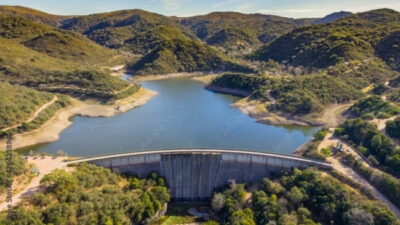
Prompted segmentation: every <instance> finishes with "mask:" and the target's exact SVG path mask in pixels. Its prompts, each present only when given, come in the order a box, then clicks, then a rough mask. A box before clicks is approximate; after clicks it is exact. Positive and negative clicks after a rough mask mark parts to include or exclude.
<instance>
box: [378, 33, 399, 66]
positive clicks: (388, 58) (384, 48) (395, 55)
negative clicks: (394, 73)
mask: <svg viewBox="0 0 400 225" xmlns="http://www.w3.org/2000/svg"><path fill="white" fill-rule="evenodd" d="M377 53H378V55H379V56H380V57H381V58H382V59H383V60H385V62H386V63H387V64H388V65H390V66H391V67H392V68H394V69H396V70H398V71H400V31H395V32H393V33H391V34H390V35H389V36H387V37H386V38H384V39H383V40H382V41H381V43H380V44H379V45H378V47H377Z"/></svg>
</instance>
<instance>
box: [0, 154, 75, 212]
mask: <svg viewBox="0 0 400 225" xmlns="http://www.w3.org/2000/svg"><path fill="white" fill-rule="evenodd" d="M64 159H67V157H57V158H55V159H53V157H50V156H46V157H43V158H42V157H40V156H37V157H29V158H28V163H32V164H33V165H34V167H35V168H36V169H37V170H38V171H39V176H36V177H34V178H32V180H31V182H30V183H29V184H28V185H27V186H26V187H25V189H24V190H22V191H21V192H19V193H18V194H16V195H15V196H13V198H12V205H13V206H15V205H17V204H18V203H19V202H20V201H21V200H23V199H24V198H27V197H30V196H33V195H34V194H35V193H37V192H39V191H43V190H41V189H40V180H41V179H42V178H43V177H44V176H45V175H46V174H49V173H51V172H52V171H53V170H54V169H62V168H67V167H66V166H67V163H65V162H63V160H64ZM67 169H69V167H68V168H67ZM7 206H8V203H7V202H4V203H1V204H0V212H2V211H4V210H6V209H7Z"/></svg>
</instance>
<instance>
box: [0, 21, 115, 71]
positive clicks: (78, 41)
mask: <svg viewBox="0 0 400 225" xmlns="http://www.w3.org/2000/svg"><path fill="white" fill-rule="evenodd" d="M0 25H1V26H0V36H1V37H4V38H8V39H13V40H16V41H18V42H19V43H20V44H23V45H25V46H26V47H28V48H31V49H33V50H36V51H38V52H42V53H45V54H47V55H49V56H51V57H54V58H59V59H63V60H67V61H74V62H79V63H87V64H93V63H96V64H99V63H102V62H107V61H108V59H109V58H110V57H111V56H112V55H113V52H112V51H111V50H109V49H106V48H104V47H101V46H99V45H97V44H96V43H94V42H92V41H90V40H89V39H87V38H86V37H85V36H83V35H81V34H78V33H76V32H71V31H64V30H60V29H54V28H52V27H50V26H46V25H43V24H39V23H35V22H33V21H31V20H28V19H25V18H21V17H12V16H0Z"/></svg>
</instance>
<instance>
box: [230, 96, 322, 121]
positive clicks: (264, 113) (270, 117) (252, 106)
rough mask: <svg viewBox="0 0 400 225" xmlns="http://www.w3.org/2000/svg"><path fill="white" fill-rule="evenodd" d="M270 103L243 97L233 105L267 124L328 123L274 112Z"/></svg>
mask: <svg viewBox="0 0 400 225" xmlns="http://www.w3.org/2000/svg"><path fill="white" fill-rule="evenodd" d="M267 104H268V103H262V102H260V101H258V100H250V99H249V97H246V98H243V99H241V100H239V101H237V102H235V103H233V104H232V105H231V106H232V107H234V108H237V109H239V110H240V111H242V112H243V113H244V114H246V115H248V116H250V117H252V118H254V119H256V121H257V122H258V123H261V124H266V125H294V126H312V127H320V126H324V125H326V124H327V123H326V121H323V120H321V119H304V118H299V117H296V116H292V115H286V114H283V113H274V112H270V111H268V109H267V108H266V106H267Z"/></svg>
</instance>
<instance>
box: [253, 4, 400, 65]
mask: <svg viewBox="0 0 400 225" xmlns="http://www.w3.org/2000/svg"><path fill="white" fill-rule="evenodd" d="M396 29H400V13H399V12H396V11H394V10H390V9H380V10H373V11H369V12H364V13H359V14H356V15H353V16H349V17H345V18H342V19H339V20H337V21H335V22H332V23H327V24H321V25H313V26H306V27H302V28H299V29H296V30H294V31H292V32H289V33H287V34H284V35H282V36H281V37H280V38H278V39H276V40H275V41H273V42H271V43H270V44H269V45H266V46H264V47H262V48H260V49H259V50H258V51H256V52H255V53H254V54H253V58H254V59H257V60H264V61H268V60H270V59H272V60H275V61H278V62H283V61H288V62H289V63H291V64H293V65H303V66H308V67H318V68H324V67H327V66H331V65H335V64H337V63H339V62H344V61H348V60H352V59H366V58H369V57H371V56H373V55H374V52H375V48H376V47H377V46H378V45H379V43H380V42H381V41H382V40H384V38H385V37H386V36H387V35H388V34H390V31H394V30H396ZM381 48H382V47H381Z"/></svg>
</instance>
